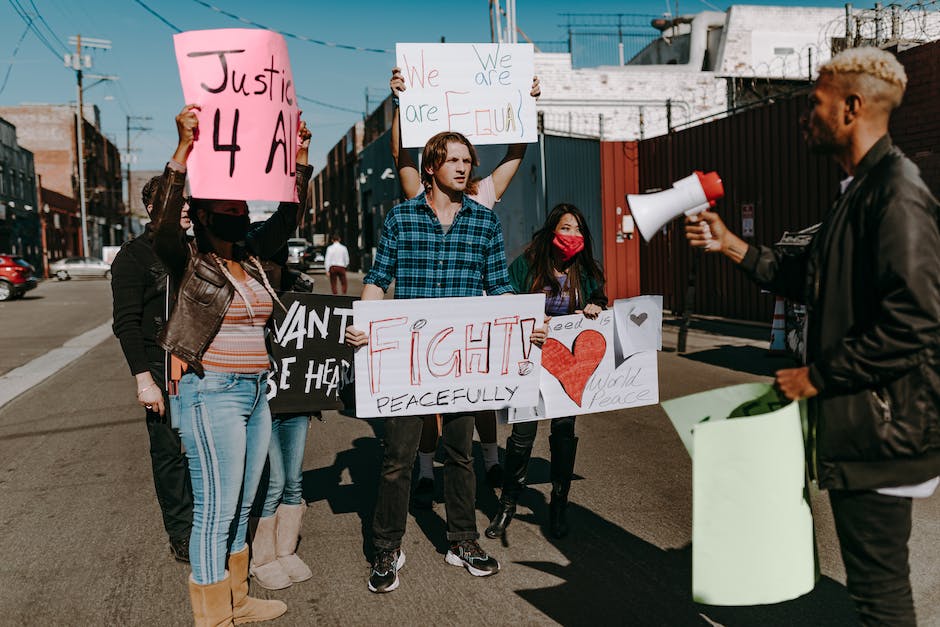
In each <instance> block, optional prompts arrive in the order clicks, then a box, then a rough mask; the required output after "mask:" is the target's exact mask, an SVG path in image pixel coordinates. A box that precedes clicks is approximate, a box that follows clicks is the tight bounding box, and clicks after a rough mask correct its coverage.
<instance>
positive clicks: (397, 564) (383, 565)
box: [369, 549, 405, 592]
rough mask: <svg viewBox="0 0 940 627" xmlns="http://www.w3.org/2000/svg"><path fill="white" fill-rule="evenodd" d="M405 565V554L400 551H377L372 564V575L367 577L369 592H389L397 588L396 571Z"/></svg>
mask: <svg viewBox="0 0 940 627" xmlns="http://www.w3.org/2000/svg"><path fill="white" fill-rule="evenodd" d="M404 565H405V552H404V551H402V550H401V549H395V550H394V551H381V550H380V551H379V552H378V553H376V554H375V561H374V562H372V573H371V574H370V575H369V590H371V591H372V592H391V591H392V590H394V589H395V588H397V587H398V571H399V570H401V567H402V566H404Z"/></svg>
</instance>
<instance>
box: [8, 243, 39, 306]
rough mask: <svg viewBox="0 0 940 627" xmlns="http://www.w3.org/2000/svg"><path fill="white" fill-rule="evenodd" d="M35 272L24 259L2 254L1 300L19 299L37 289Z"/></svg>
mask: <svg viewBox="0 0 940 627" xmlns="http://www.w3.org/2000/svg"><path fill="white" fill-rule="evenodd" d="M35 272H36V270H35V268H33V266H32V265H30V263H29V262H28V261H26V260H25V259H23V258H22V257H20V256H17V255H8V254H3V253H0V300H13V299H14V298H19V297H20V296H22V295H23V294H25V293H26V292H28V291H29V290H31V289H33V288H34V287H36V285H37V284H38V281H37V280H36V277H35V276H33V275H34V273H35Z"/></svg>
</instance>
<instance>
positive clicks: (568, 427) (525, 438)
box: [509, 416, 575, 449]
mask: <svg viewBox="0 0 940 627" xmlns="http://www.w3.org/2000/svg"><path fill="white" fill-rule="evenodd" d="M574 419H575V417H574V416H564V417H562V418H552V435H557V436H559V437H562V438H573V437H574ZM540 422H542V421H541V420H532V421H530V422H517V423H515V424H513V426H512V434H510V436H509V440H510V444H512V445H514V446H517V447H519V448H529V449H531V448H532V444H533V443H534V442H535V434H536V432H537V431H538V428H539V423H540Z"/></svg>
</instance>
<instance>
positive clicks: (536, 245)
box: [485, 203, 607, 538]
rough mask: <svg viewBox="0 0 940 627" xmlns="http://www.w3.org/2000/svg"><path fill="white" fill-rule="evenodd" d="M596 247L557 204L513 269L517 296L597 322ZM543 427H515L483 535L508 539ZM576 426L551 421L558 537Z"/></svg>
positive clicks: (603, 301)
mask: <svg viewBox="0 0 940 627" xmlns="http://www.w3.org/2000/svg"><path fill="white" fill-rule="evenodd" d="M592 248H593V241H592V239H591V232H590V230H589V229H588V225H587V221H586V220H585V219H584V214H582V213H581V211H580V210H579V209H578V208H577V207H575V206H574V205H569V204H566V203H562V204H560V205H557V206H556V207H555V208H554V209H552V210H551V212H550V213H549V214H548V217H547V218H546V219H545V224H544V225H542V228H541V229H539V230H538V231H536V233H535V235H534V236H533V237H532V242H531V243H529V245H528V246H527V247H526V249H525V252H523V253H522V254H521V255H519V257H517V258H516V259H515V261H513V262H512V265H510V266H509V280H510V281H511V282H512V288H513V290H514V291H515V292H516V293H517V294H541V293H544V294H545V315H546V316H565V315H568V314H572V313H583V314H584V315H585V317H587V318H592V319H593V318H597V315H598V314H599V313H600V312H601V311H602V310H603V309H605V308H606V307H607V296H605V295H604V273H603V271H602V270H601V267H600V265H599V264H598V263H597V261H595V259H594V256H593V254H592V253H591V251H592ZM543 333H544V330H542V331H539V332H538V333H536V334H534V335H533V343H535V344H537V345H539V346H541V345H542V343H543V342H544V339H545V338H544V335H543ZM539 422H540V421H538V420H533V421H531V422H520V423H516V424H514V425H513V426H512V434H511V435H510V436H509V438H508V439H507V440H506V468H505V470H506V472H505V475H504V477H503V491H502V493H501V494H500V497H499V509H498V510H497V511H496V515H495V516H493V519H492V520H491V521H490V524H489V526H488V527H487V528H486V531H485V533H486V535H487V537H489V538H499V537H502V536H504V535H505V533H506V527H508V526H509V523H510V522H511V521H512V518H513V516H514V515H515V513H516V502H517V501H518V500H519V495H520V494H521V493H522V488H523V487H524V485H525V475H526V471H527V470H528V468H529V459H530V458H531V457H532V445H533V443H534V442H535V434H536V432H537V430H538V426H539ZM574 422H575V416H564V417H561V418H553V419H552V424H551V431H552V433H551V435H550V436H549V438H548V443H549V447H550V451H551V462H552V463H551V477H552V491H551V497H550V498H551V501H550V503H549V507H548V512H549V530H550V531H551V534H552V535H553V536H554V537H556V538H563V537H565V536H566V535H568V520H567V516H566V511H567V509H568V492H569V490H570V489H571V478H572V476H573V475H574V461H575V456H576V455H577V452H578V438H577V437H575V434H574Z"/></svg>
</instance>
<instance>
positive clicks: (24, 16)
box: [9, 0, 62, 60]
mask: <svg viewBox="0 0 940 627" xmlns="http://www.w3.org/2000/svg"><path fill="white" fill-rule="evenodd" d="M9 2H10V6H11V7H13V10H14V11H16V14H17V15H19V16H20V19H21V20H23V23H24V24H26V28H28V29H29V30H31V31H32V32H33V34H34V35H35V36H36V39H38V40H39V41H40V42H41V43H42V45H44V46H45V47H46V48H48V49H49V52H51V53H52V54H54V55H55V58H56V59H60V60H61V59H62V55H61V54H60V53H59V52H58V51H57V50H56V49H55V48H53V47H52V44H51V43H49V40H48V39H46V37H45V35H43V34H42V32H40V30H39V29H38V28H36V26H35V24H33V18H31V17H29V15H28V14H27V13H26V12H25V11H24V10H23V8H22V7H21V6H19V4H17V3H16V2H15V1H14V0H9Z"/></svg>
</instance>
